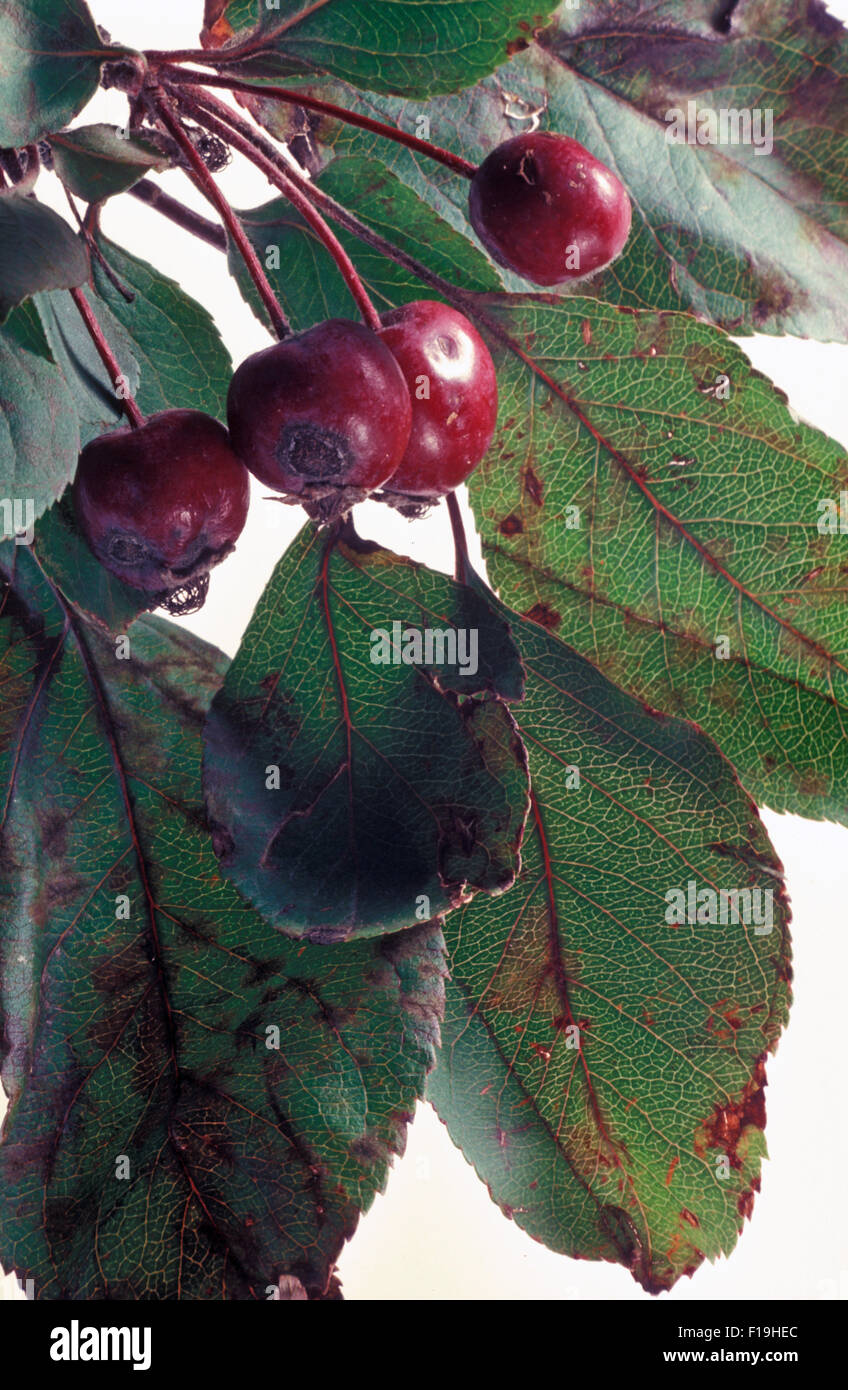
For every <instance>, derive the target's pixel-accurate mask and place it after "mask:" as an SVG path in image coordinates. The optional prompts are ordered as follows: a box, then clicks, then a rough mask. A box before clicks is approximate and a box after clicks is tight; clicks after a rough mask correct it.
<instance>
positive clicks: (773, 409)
mask: <svg viewBox="0 0 848 1390" xmlns="http://www.w3.org/2000/svg"><path fill="white" fill-rule="evenodd" d="M478 322H479V323H480V325H481V326H483V325H484V324H485V323H488V324H489V325H490V329H491V330H492V331H491V333H490V338H489V341H490V346H491V347H492V350H493V352H494V355H495V359H496V364H497V367H498V381H499V388H500V406H501V408H500V417H499V426H498V430H497V433H496V435H495V440H494V443H493V445H492V448H491V449H490V451H489V453H488V455H487V456H486V458H485V459H484V461H483V463H482V464H481V466H480V468H479V469H478V470H477V472H476V473H475V474H474V475H473V476H472V478H471V479H470V483H469V491H470V497H471V503H472V506H473V508H474V512H475V515H476V517H477V521H478V526H479V529H480V532H481V536H482V541H483V553H484V555H485V558H486V562H487V565H488V569H489V574H490V576H491V578H492V581H493V583H494V584H495V585H496V586H497V588H498V590H499V592H500V593H501V595H502V597H503V598H504V600H505V601H506V602H507V603H509V605H510V607H512V608H516V609H517V610H518V611H519V612H521V613H524V614H525V615H526V616H528V617H530V618H533V619H535V620H536V621H537V622H539V623H541V624H542V625H544V626H546V627H548V628H549V629H550V630H552V631H555V632H556V634H557V636H559V637H561V638H562V639H563V640H564V641H567V642H569V643H570V644H571V645H572V646H573V647H575V648H576V649H577V650H578V651H579V652H580V653H581V654H582V655H583V656H585V657H587V658H588V659H589V660H590V661H592V662H593V663H594V664H595V665H596V666H598V667H599V668H600V669H601V670H602V671H603V672H604V673H605V674H606V675H607V676H609V677H610V679H612V680H614V681H615V682H616V683H617V684H618V685H620V686H622V687H624V688H625V689H627V690H630V691H631V692H632V693H633V694H635V695H636V696H638V698H639V699H641V700H643V701H645V702H647V703H648V704H649V705H651V706H653V707H654V708H657V709H661V710H663V711H664V712H666V713H667V714H680V715H684V716H685V717H687V718H689V719H692V720H694V721H696V722H697V723H698V724H700V725H701V726H702V727H703V728H704V729H705V730H706V732H707V733H708V734H710V735H711V736H712V737H713V738H714V739H715V740H716V742H717V743H718V744H719V746H720V747H721V748H722V750H723V751H724V753H725V754H726V755H727V756H728V757H729V758H730V760H731V762H732V763H733V764H734V766H735V767H736V769H737V770H738V772H739V775H740V777H741V779H742V782H743V784H744V785H745V787H746V788H747V790H748V791H749V792H750V794H751V795H752V796H753V797H755V798H756V800H757V801H759V802H763V803H765V804H767V805H769V806H772V807H774V809H775V810H779V811H796V812H799V813H800V814H802V815H808V816H813V817H815V818H822V817H826V818H828V819H834V820H838V821H842V822H843V823H846V822H848V741H846V739H845V737H844V726H845V719H846V714H848V602H846V600H848V535H846V534H841V533H840V530H839V520H838V510H839V504H840V499H841V500H842V505H843V511H844V510H845V508H846V506H847V505H848V502H846V492H848V463H846V456H845V451H844V449H843V448H842V447H841V446H839V445H838V444H836V443H835V442H834V441H833V440H831V439H828V438H827V437H826V436H825V435H822V434H820V433H818V432H817V431H816V430H814V429H811V428H810V427H809V426H807V425H804V424H802V423H800V422H799V421H798V420H797V419H796V418H795V417H794V416H793V414H792V412H791V411H790V410H789V408H788V407H787V405H786V401H785V398H784V397H783V396H782V395H781V393H780V392H779V391H777V390H776V389H775V388H774V387H773V386H772V385H771V383H770V382H768V381H767V380H766V379H765V378H764V377H762V376H760V375H759V373H757V372H754V371H753V370H752V369H751V367H750V364H749V363H748V361H747V359H746V358H745V357H744V355H743V354H742V353H741V352H740V351H739V349H738V348H737V347H735V346H734V344H733V343H731V342H730V341H729V340H728V339H727V338H725V337H724V336H722V335H720V334H719V333H717V332H716V330H715V329H713V328H710V327H708V326H706V325H703V324H699V323H696V322H695V321H694V320H692V319H691V318H689V317H688V316H684V315H676V314H659V315H654V314H640V315H634V314H632V313H622V312H620V311H616V310H605V311H603V312H601V311H600V310H599V309H598V307H597V306H593V305H592V304H590V303H587V302H585V301H584V302H583V303H582V304H581V302H580V301H578V300H571V301H569V302H568V303H567V304H562V303H560V304H557V303H556V302H549V301H547V300H546V299H545V298H544V297H541V296H540V297H539V298H538V299H536V300H527V301H525V302H523V303H522V302H521V301H516V300H510V301H505V302H503V303H502V304H500V305H499V304H497V303H496V302H495V301H494V300H489V301H487V302H486V304H485V307H484V308H482V309H481V310H480V318H479V320H478ZM575 509H576V510H575Z"/></svg>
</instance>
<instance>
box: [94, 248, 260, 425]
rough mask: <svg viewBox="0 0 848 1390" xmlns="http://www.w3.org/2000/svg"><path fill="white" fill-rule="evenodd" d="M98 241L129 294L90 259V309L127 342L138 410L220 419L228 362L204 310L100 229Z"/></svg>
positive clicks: (172, 283)
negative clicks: (93, 300) (134, 366)
mask: <svg viewBox="0 0 848 1390" xmlns="http://www.w3.org/2000/svg"><path fill="white" fill-rule="evenodd" d="M97 245H98V247H99V248H100V250H101V252H102V253H103V255H104V257H105V258H106V261H107V262H108V264H109V266H110V268H111V269H112V270H113V271H114V272H115V274H116V275H117V276H118V278H119V280H120V281H121V283H122V284H123V286H124V287H125V288H126V289H128V290H129V291H130V293H131V294H132V295H133V299H132V301H131V302H128V301H127V300H126V298H125V297H124V296H123V295H122V294H121V292H120V291H119V290H118V289H117V288H116V287H115V285H114V284H113V283H112V281H111V280H110V279H109V277H108V276H107V275H106V273H105V271H104V270H103V267H102V266H101V265H99V264H98V262H97V260H96V258H95V260H94V264H93V276H94V285H95V288H96V290H97V294H98V297H99V307H98V306H97V305H95V308H96V309H97V312H98V314H100V313H104V316H105V317H106V321H107V322H108V321H111V322H112V323H113V324H114V323H117V324H118V325H119V326H120V331H122V332H123V333H124V334H125V335H126V337H127V339H128V341H129V343H130V344H131V346H132V352H133V355H134V356H135V358H136V360H137V362H138V364H139V368H140V373H141V375H140V380H139V382H138V387H137V392H136V399H137V401H138V404H139V407H140V408H141V410H142V411H143V413H144V414H145V415H152V414H154V413H155V412H156V411H159V410H173V409H191V410H205V411H206V412H207V413H208V414H210V415H214V416H215V417H216V418H217V419H220V420H222V419H224V418H225V415H226V402H227V390H228V388H229V384H230V377H231V376H232V372H233V366H232V361H231V359H230V354H229V353H228V351H227V349H226V348H225V347H224V344H223V342H222V341H221V335H220V333H219V332H218V329H217V327H216V325H215V320H214V319H213V318H212V315H211V314H210V312H209V310H208V309H206V308H204V306H203V305H202V304H199V303H198V302H197V300H196V299H192V297H191V295H189V294H186V292H185V290H183V289H182V288H181V286H180V285H178V284H177V283H176V281H174V280H171V279H170V278H169V277H168V276H167V275H163V274H162V272H161V271H160V270H157V269H156V267H155V266H152V265H149V264H148V262H147V261H143V260H141V259H140V258H139V257H137V256H132V255H130V253H129V252H128V251H125V250H124V249H123V248H122V247H120V246H117V245H116V244H115V242H113V241H110V240H109V239H108V237H105V236H103V235H102V234H98V236H97Z"/></svg>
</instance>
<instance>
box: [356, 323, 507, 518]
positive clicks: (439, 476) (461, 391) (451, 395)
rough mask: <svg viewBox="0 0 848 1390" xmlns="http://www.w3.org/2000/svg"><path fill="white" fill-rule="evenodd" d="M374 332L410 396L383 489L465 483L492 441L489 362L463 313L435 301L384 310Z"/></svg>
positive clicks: (446, 488) (493, 380)
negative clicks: (406, 425)
mask: <svg viewBox="0 0 848 1390" xmlns="http://www.w3.org/2000/svg"><path fill="white" fill-rule="evenodd" d="M380 336H381V337H382V339H383V342H384V343H387V344H388V346H389V347H390V348H391V350H392V352H393V354H394V356H395V357H396V358H397V361H398V362H399V364H400V367H401V370H402V372H403V374H404V377H405V378H406V384H407V386H408V388H409V394H410V397H411V399H412V430H411V432H410V436H409V443H408V445H407V446H406V452H405V454H404V456H403V458H402V459H401V462H400V464H399V465H398V467H397V470H396V471H395V472H394V473H393V474H392V476H391V478H390V479H389V481H388V483H387V484H386V491H387V492H390V493H403V494H405V495H407V496H410V497H422V498H436V497H442V496H444V495H445V493H448V492H453V490H454V488H457V487H459V485H460V483H464V482H465V480H466V478H467V477H468V476H469V474H470V473H472V472H473V471H474V469H475V468H476V467H477V465H478V463H479V462H480V460H481V459H482V457H483V455H484V454H485V452H486V450H487V449H488V447H489V445H490V444H491V442H492V436H493V434H494V432H495V423H496V421H497V415H498V379H497V375H496V373H495V364H494V363H493V361H492V358H491V355H490V353H489V349H488V348H487V347H486V344H485V343H484V342H483V339H482V338H481V337H480V334H479V333H478V332H477V330H476V328H475V327H474V325H473V324H472V323H470V322H469V321H468V319H467V318H466V317H465V315H464V314H460V313H459V312H458V310H456V309H452V308H451V307H450V305H448V304H440V303H439V302H438V301H437V300H435V299H419V300H415V301H414V303H412V304H404V305H402V306H401V307H400V308H399V309H393V310H391V312H390V313H388V314H385V315H384V316H383V329H382V332H381V335H380ZM426 391H429V397H428V396H427V394H426V393H425V392H426Z"/></svg>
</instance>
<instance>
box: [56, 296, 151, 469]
mask: <svg viewBox="0 0 848 1390" xmlns="http://www.w3.org/2000/svg"><path fill="white" fill-rule="evenodd" d="M85 295H86V298H87V300H88V302H89V304H90V306H91V308H92V310H93V311H94V314H95V316H96V318H97V321H98V323H99V324H100V327H101V328H102V329H103V332H104V333H105V335H106V338H107V340H108V342H109V345H110V347H111V348H112V351H113V352H114V354H115V357H116V359H117V361H118V364H119V366H120V368H121V371H122V372H123V375H124V378H125V380H126V383H127V387H128V389H129V390H130V392H132V394H133V395H135V393H136V391H137V390H138V386H139V369H138V362H137V361H136V358H135V356H134V354H133V349H134V347H135V344H134V343H133V341H132V339H131V337H130V336H129V334H127V333H126V332H125V331H124V329H123V328H122V327H121V325H120V324H119V323H118V321H117V320H116V319H115V318H114V317H113V316H112V314H111V313H110V311H109V310H108V308H107V307H106V305H105V304H104V303H103V302H102V301H101V300H100V299H99V297H98V296H97V294H96V293H94V292H93V290H92V289H91V287H90V286H86V289H85ZM33 303H34V304H35V305H36V307H37V309H38V315H39V319H40V321H41V325H42V329H43V332H44V335H45V337H46V339H47V341H48V343H49V344H50V350H51V352H52V354H53V356H54V358H55V360H56V362H57V363H58V365H59V367H60V368H61V371H62V376H63V378H64V381H65V383H66V389H67V390H68V391H69V392H70V394H71V397H72V400H73V403H74V405H73V409H74V414H75V416H76V418H77V421H78V430H79V438H80V446H82V445H84V444H87V443H88V441H89V440H90V439H94V437H95V436H96V435H98V434H102V433H103V432H104V430H106V429H109V428H111V427H112V426H114V425H117V424H119V423H121V421H122V420H123V418H124V417H123V411H122V409H121V403H120V401H119V400H118V397H117V395H116V394H115V388H114V386H113V384H112V382H111V380H110V378H109V376H108V374H107V372H106V368H105V367H104V366H103V363H102V362H101V360H100V357H99V356H98V353H97V349H96V348H95V346H94V344H93V343H92V341H91V338H90V337H89V335H88V331H87V330H86V328H85V325H84V323H83V321H82V318H81V317H80V314H79V311H78V309H77V307H76V305H75V304H74V302H73V300H72V299H71V297H70V295H67V294H64V293H63V292H62V291H60V290H54V291H52V292H50V293H47V294H39V295H36V296H35V298H34V300H33Z"/></svg>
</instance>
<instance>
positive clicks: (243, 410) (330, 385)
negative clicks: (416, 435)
mask: <svg viewBox="0 0 848 1390" xmlns="http://www.w3.org/2000/svg"><path fill="white" fill-rule="evenodd" d="M227 420H228V422H229V427H230V436H231V438H232V441H233V445H234V447H235V449H236V451H237V452H238V454H239V457H240V458H243V459H244V462H245V463H246V465H247V467H248V468H249V469H250V471H251V473H253V474H254V475H255V476H256V477H257V478H259V480H260V481H261V482H263V483H264V484H265V485H266V486H267V487H269V488H273V489H274V490H275V491H276V492H279V493H283V494H285V495H287V496H288V497H289V498H292V499H294V500H298V499H300V498H306V497H309V496H316V495H320V494H321V493H322V492H324V493H326V492H328V491H332V490H333V489H338V490H341V489H351V490H355V491H358V492H362V493H364V494H366V495H367V493H369V492H372V491H373V490H374V488H377V487H379V486H380V484H381V483H384V482H385V480H386V479H387V478H388V477H389V476H390V475H391V474H392V473H393V472H394V470H395V469H396V468H397V465H398V463H399V462H400V460H401V458H402V457H403V452H404V449H405V448H406V445H407V441H408V439H409V431H410V427H411V424H412V406H411V404H410V400H409V392H408V391H407V389H406V383H405V381H404V379H403V374H402V372H401V370H400V367H399V366H398V364H397V362H396V361H395V359H394V357H393V356H392V354H391V352H390V351H389V349H388V348H387V347H386V345H385V343H383V342H382V341H381V340H380V338H379V337H378V336H377V334H376V333H373V332H372V331H371V330H370V329H369V328H366V327H365V326H364V325H363V324H359V323H353V322H349V321H348V320H347V319H328V320H327V321H326V322H325V323H319V324H316V326H315V327H314V328H310V329H308V330H307V331H306V332H305V333H299V334H297V335H296V336H295V337H292V338H286V339H285V340H284V341H283V342H281V343H275V344H274V345H273V347H269V348H265V349H264V350H263V351H262V352H257V353H254V355H253V356H252V357H248V358H247V359H246V361H244V362H242V364H241V366H240V367H239V368H238V370H237V371H236V373H235V375H234V377H233V379H232V382H231V383H230V391H229V396H228V399H227Z"/></svg>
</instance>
